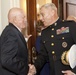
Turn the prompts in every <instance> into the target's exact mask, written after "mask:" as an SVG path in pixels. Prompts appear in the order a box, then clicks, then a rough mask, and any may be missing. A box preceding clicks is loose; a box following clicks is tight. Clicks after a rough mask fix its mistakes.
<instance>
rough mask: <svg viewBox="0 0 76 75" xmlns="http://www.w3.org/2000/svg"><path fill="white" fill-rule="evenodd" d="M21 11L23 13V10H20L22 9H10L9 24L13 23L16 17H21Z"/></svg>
mask: <svg viewBox="0 0 76 75" xmlns="http://www.w3.org/2000/svg"><path fill="white" fill-rule="evenodd" d="M21 11H22V9H20V8H12V9H10V10H9V12H8V21H9V22H13V19H14V18H15V17H16V16H18V15H20V13H21Z"/></svg>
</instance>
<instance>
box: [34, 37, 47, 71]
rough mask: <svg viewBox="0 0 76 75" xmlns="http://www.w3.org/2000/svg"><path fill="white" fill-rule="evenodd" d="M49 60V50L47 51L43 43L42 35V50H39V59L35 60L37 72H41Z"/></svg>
mask: <svg viewBox="0 0 76 75" xmlns="http://www.w3.org/2000/svg"><path fill="white" fill-rule="evenodd" d="M47 60H48V55H47V51H46V48H45V46H44V43H43V41H42V37H41V40H40V52H39V54H38V56H37V59H36V60H35V63H34V65H35V67H36V70H37V72H40V70H41V69H42V67H43V65H44V64H45V63H46V62H47Z"/></svg>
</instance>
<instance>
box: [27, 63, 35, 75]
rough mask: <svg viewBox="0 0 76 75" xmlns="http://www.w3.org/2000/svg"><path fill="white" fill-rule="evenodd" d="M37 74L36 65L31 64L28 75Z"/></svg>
mask: <svg viewBox="0 0 76 75" xmlns="http://www.w3.org/2000/svg"><path fill="white" fill-rule="evenodd" d="M35 74H36V68H35V66H34V65H31V64H29V72H28V74H27V75H35Z"/></svg>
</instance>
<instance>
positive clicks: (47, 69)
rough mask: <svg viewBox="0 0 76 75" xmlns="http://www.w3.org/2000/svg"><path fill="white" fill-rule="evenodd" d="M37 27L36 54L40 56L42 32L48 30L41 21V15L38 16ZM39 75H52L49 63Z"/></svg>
mask: <svg viewBox="0 0 76 75" xmlns="http://www.w3.org/2000/svg"><path fill="white" fill-rule="evenodd" d="M36 27H37V38H36V52H37V54H39V52H40V41H41V32H42V30H43V29H45V28H46V27H45V26H44V24H43V22H42V21H41V20H40V19H39V15H38V22H37V25H36ZM37 75H50V67H49V62H48V61H47V63H46V64H45V65H44V66H43V68H42V70H41V71H40V73H38V74H37Z"/></svg>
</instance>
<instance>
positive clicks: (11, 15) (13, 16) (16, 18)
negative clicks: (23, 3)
mask: <svg viewBox="0 0 76 75" xmlns="http://www.w3.org/2000/svg"><path fill="white" fill-rule="evenodd" d="M8 21H9V22H10V23H12V24H13V25H15V26H17V27H19V28H20V29H22V28H25V24H26V21H27V20H26V16H25V13H24V12H23V10H22V9H20V8H16V7H15V8H12V9H10V10H9V12H8Z"/></svg>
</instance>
